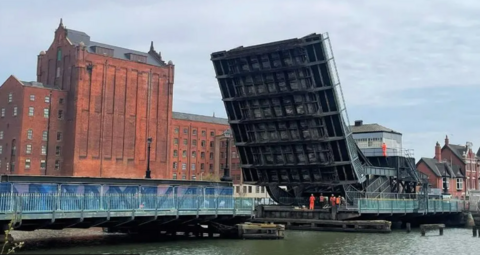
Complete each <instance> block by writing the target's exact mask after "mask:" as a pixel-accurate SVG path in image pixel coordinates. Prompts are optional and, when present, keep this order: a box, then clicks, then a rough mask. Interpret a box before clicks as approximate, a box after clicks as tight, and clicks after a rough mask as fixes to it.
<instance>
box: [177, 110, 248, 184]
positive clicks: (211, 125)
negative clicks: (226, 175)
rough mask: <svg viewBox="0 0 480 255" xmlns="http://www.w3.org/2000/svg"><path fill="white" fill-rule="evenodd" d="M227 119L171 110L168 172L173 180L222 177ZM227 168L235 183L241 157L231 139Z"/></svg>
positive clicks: (224, 161) (227, 126) (237, 180)
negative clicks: (169, 170) (169, 166)
mask: <svg viewBox="0 0 480 255" xmlns="http://www.w3.org/2000/svg"><path fill="white" fill-rule="evenodd" d="M229 128H230V126H229V125H228V121H227V119H223V118H216V117H210V116H203V115H196V114H188V113H180V112H173V113H172V134H173V135H172V137H173V139H171V144H170V148H171V152H170V162H171V168H170V169H171V173H172V175H171V176H172V178H173V179H186V180H192V179H196V180H202V179H203V177H204V176H207V175H208V176H210V177H211V176H214V177H215V178H220V177H221V176H223V168H224V167H225V163H226V154H225V152H226V143H225V141H226V139H227V138H226V137H225V136H224V135H223V133H224V132H225V131H226V130H227V129H229ZM230 145H231V146H230V149H231V151H230V155H229V158H230V161H229V165H230V170H231V175H232V179H233V180H234V183H238V182H240V159H239V157H238V155H237V151H236V148H235V146H234V143H233V140H232V138H230Z"/></svg>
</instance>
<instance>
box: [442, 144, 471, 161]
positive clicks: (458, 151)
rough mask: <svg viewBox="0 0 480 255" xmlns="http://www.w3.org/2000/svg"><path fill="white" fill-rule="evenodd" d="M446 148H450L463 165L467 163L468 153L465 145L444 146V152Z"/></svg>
mask: <svg viewBox="0 0 480 255" xmlns="http://www.w3.org/2000/svg"><path fill="white" fill-rule="evenodd" d="M445 148H449V149H450V151H452V153H453V154H454V155H455V156H456V157H457V158H458V159H460V160H461V161H462V162H463V163H465V162H466V161H465V156H463V155H464V153H466V152H467V147H466V146H464V145H458V144H447V145H445V146H443V148H442V150H444V149H445Z"/></svg>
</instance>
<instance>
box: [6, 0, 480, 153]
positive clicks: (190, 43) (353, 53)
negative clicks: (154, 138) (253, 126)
mask: <svg viewBox="0 0 480 255" xmlns="http://www.w3.org/2000/svg"><path fill="white" fill-rule="evenodd" d="M479 17H480V2H479V1H474V0H471V1H470V0H457V1H451V0H448V1H447V0H435V1H433V0H423V1H419V0H403V1H375V0H372V1H367V0H349V1H346V0H335V1H333V0H301V1H300V0H291V1H290V0H256V1H254V0H243V1H233V0H202V1H199V0H175V1H173V0H172V1H167V0H137V1H121V0H117V1H113V0H101V1H100V0H96V1H90V0H83V1H80V2H79V1H59V0H48V1H36V0H31V1H26V0H1V1H0V38H1V40H0V80H1V81H4V80H5V79H7V77H8V76H9V75H11V74H14V75H16V76H17V77H19V78H20V79H22V80H35V79H36V77H35V71H36V59H37V55H38V53H39V52H40V51H42V50H46V49H47V48H48V47H49V45H50V44H51V42H52V40H53V35H54V34H53V33H54V31H55V29H56V28H57V26H58V23H59V20H60V18H63V23H64V25H65V26H67V28H71V29H75V30H80V31H84V32H86V33H87V34H89V35H90V36H91V38H92V40H93V41H97V42H103V43H107V44H113V45H117V46H121V47H126V48H131V49H135V50H140V51H148V49H149V46H150V41H154V42H155V49H156V50H160V51H161V52H162V56H163V57H164V59H165V60H172V61H173V63H174V64H175V66H176V73H175V75H176V78H175V91H174V110H175V111H182V112H189V113H196V114H205V115H212V113H213V112H214V111H215V113H216V115H217V116H223V117H224V116H225V112H224V107H223V104H222V102H221V99H220V92H219V89H218V85H217V81H216V79H215V74H214V71H213V67H212V64H211V62H210V53H212V52H214V51H220V50H227V49H231V48H234V47H237V46H240V45H245V46H246V45H252V44H258V43H266V42H270V41H275V40H282V39H288V38H294V37H302V36H305V35H307V34H310V33H313V32H316V33H323V32H329V34H330V37H331V42H332V45H333V51H334V54H335V58H336V62H337V66H338V69H339V70H338V71H339V76H340V80H341V82H342V86H343V91H344V94H345V100H346V104H347V109H348V112H349V115H350V121H351V122H353V121H354V120H355V119H363V120H364V123H374V122H375V123H379V124H381V125H384V126H386V127H389V128H392V129H395V130H397V131H399V132H402V133H403V138H404V147H406V148H412V149H414V150H415V156H416V157H417V159H418V158H419V157H432V156H433V154H434V146H435V142H436V141H439V142H440V143H441V144H443V141H444V140H443V139H444V138H445V135H447V134H448V135H449V136H450V137H451V139H450V141H451V143H457V144H465V142H466V141H471V142H473V144H474V147H475V148H478V146H480V127H479V124H480V111H479V109H480V107H479V106H480V33H479V32H478V31H480V18H479Z"/></svg>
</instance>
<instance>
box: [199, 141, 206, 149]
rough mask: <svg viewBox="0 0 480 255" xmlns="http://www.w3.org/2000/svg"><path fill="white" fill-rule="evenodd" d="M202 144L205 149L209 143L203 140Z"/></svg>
mask: <svg viewBox="0 0 480 255" xmlns="http://www.w3.org/2000/svg"><path fill="white" fill-rule="evenodd" d="M200 144H201V145H202V147H203V148H205V145H206V144H207V142H206V141H205V140H202V142H201V143H200Z"/></svg>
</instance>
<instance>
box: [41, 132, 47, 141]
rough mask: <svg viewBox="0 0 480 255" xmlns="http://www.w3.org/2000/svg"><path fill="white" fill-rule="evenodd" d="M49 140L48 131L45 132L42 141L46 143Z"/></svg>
mask: <svg viewBox="0 0 480 255" xmlns="http://www.w3.org/2000/svg"><path fill="white" fill-rule="evenodd" d="M47 139H48V132H47V131H43V134H42V141H46V140H47Z"/></svg>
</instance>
